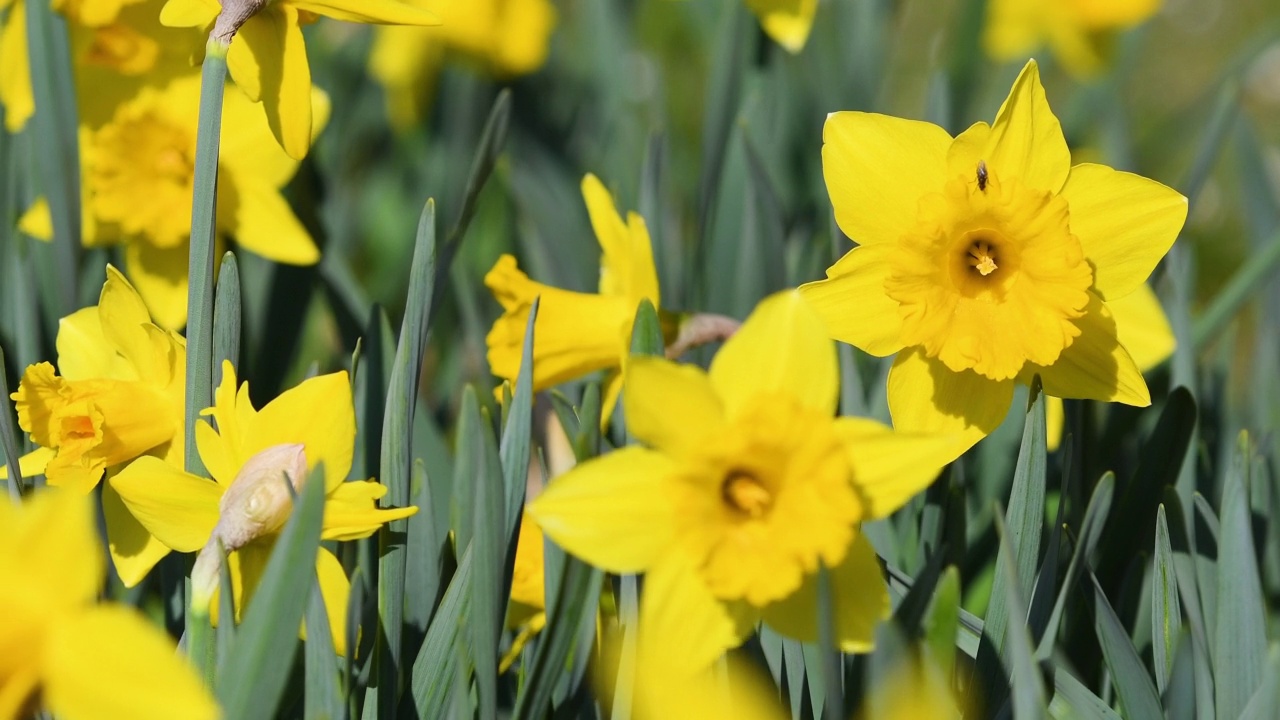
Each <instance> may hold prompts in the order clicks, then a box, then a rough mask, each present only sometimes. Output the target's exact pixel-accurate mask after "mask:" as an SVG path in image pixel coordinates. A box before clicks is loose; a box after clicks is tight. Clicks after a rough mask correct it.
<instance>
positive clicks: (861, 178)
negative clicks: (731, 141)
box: [822, 112, 951, 245]
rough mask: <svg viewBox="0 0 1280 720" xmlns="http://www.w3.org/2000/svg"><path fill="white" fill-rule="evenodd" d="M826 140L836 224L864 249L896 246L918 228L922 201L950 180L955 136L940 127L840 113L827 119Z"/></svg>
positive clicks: (825, 158)
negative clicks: (950, 149)
mask: <svg viewBox="0 0 1280 720" xmlns="http://www.w3.org/2000/svg"><path fill="white" fill-rule="evenodd" d="M822 141H823V145H822V176H823V177H824V178H825V179H826V182H827V192H828V193H829V194H830V196H831V205H832V206H833V207H834V208H835V212H836V222H837V223H838V224H839V225H840V229H841V230H843V231H844V234H845V235H848V236H849V237H850V238H851V239H852V240H853V241H854V242H856V243H858V244H859V245H873V244H875V243H891V242H895V241H897V239H898V238H899V237H900V236H901V235H902V234H903V233H905V232H907V231H908V230H910V229H911V228H912V226H914V225H915V223H916V206H917V205H918V204H919V202H920V198H922V197H924V196H925V195H928V194H929V193H935V192H938V191H939V190H941V189H942V185H943V183H944V182H945V181H946V178H945V170H946V155H947V147H948V145H949V144H950V143H951V136H950V135H947V131H945V130H943V129H942V128H940V127H938V126H937V125H932V124H930V123H925V122H919V121H916V120H904V119H901V118H896V117H889V116H887V115H877V114H873V113H862V112H837V113H832V114H830V115H828V116H827V122H826V125H824V126H823V131H822ZM908 168H909V170H908Z"/></svg>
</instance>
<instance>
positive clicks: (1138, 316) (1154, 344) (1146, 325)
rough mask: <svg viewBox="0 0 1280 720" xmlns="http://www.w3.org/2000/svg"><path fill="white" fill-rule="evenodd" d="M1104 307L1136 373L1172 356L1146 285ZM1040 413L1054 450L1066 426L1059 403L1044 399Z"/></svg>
mask: <svg viewBox="0 0 1280 720" xmlns="http://www.w3.org/2000/svg"><path fill="white" fill-rule="evenodd" d="M1107 306H1108V307H1110V308H1111V314H1112V315H1114V316H1115V318H1116V337H1117V338H1119V340H1120V345H1121V346H1123V347H1124V349H1125V350H1128V351H1129V357H1132V358H1133V363H1134V364H1135V365H1137V366H1138V369H1139V370H1142V371H1143V372H1146V371H1148V370H1150V369H1152V368H1154V367H1155V366H1157V365H1159V364H1160V363H1162V362H1164V361H1165V360H1166V359H1168V358H1169V356H1170V355H1172V354H1173V350H1174V347H1175V345H1176V344H1177V343H1176V342H1175V340H1174V337H1173V328H1171V327H1170V326H1169V318H1167V317H1165V314H1164V308H1162V307H1160V299H1159V298H1157V297H1156V294H1155V292H1153V291H1152V290H1151V287H1150V286H1148V285H1147V284H1146V283H1143V284H1142V285H1139V286H1138V287H1137V289H1135V290H1134V291H1133V292H1131V293H1129V294H1128V295H1125V296H1124V297H1122V298H1119V299H1118V300H1111V301H1108V302H1107ZM1044 410H1045V426H1046V428H1045V429H1046V431H1047V434H1048V441H1049V442H1048V448H1049V450H1057V449H1058V447H1059V446H1060V445H1061V444H1062V429H1063V426H1064V424H1065V422H1066V416H1065V414H1064V411H1063V408H1062V399H1061V398H1056V397H1052V396H1045V403H1044Z"/></svg>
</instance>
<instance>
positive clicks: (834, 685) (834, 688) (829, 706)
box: [806, 565, 844, 720]
mask: <svg viewBox="0 0 1280 720" xmlns="http://www.w3.org/2000/svg"><path fill="white" fill-rule="evenodd" d="M839 601H840V599H839V598H837V597H836V595H835V589H834V588H833V586H832V584H831V572H830V571H829V570H827V568H826V567H825V566H822V565H819V566H818V607H817V612H818V645H817V653H818V658H817V660H818V661H817V662H814V663H809V662H808V658H806V664H807V665H809V666H810V667H811V668H812V670H811V671H810V673H809V676H810V681H811V682H812V678H813V677H814V675H817V676H818V677H820V678H821V680H822V682H821V687H817V688H815V691H814V694H815V697H814V700H813V714H814V715H816V716H819V717H823V718H826V720H839V718H840V716H841V714H842V713H843V711H844V702H843V701H842V699H841V692H840V651H839V650H838V649H837V646H836V615H835V609H836V604H837V603H838V602H839Z"/></svg>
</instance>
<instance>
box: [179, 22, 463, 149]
mask: <svg viewBox="0 0 1280 720" xmlns="http://www.w3.org/2000/svg"><path fill="white" fill-rule="evenodd" d="M224 10H226V12H224ZM220 14H221V15H222V17H219V15H220ZM320 15H323V16H325V17H330V18H333V19H335V20H345V21H348V22H358V23H382V24H391V25H439V24H440V21H439V20H438V19H437V18H436V16H435V15H432V14H431V13H429V12H427V11H426V10H422V9H420V8H417V7H414V6H412V5H408V4H405V3H402V2H399V1H398V0H270V1H269V2H268V1H267V0H226V2H225V3H224V2H220V0H169V1H168V2H167V3H166V4H165V6H164V9H163V10H162V11H161V13H160V21H161V22H162V23H164V24H165V25H168V26H170V27H196V28H201V29H203V30H205V31H209V30H212V31H213V38H212V39H213V40H214V41H215V42H216V43H220V44H221V45H222V46H223V47H227V46H228V44H229V47H228V48H227V50H226V53H227V69H228V70H229V71H230V73H231V78H232V79H233V80H235V82H236V85H238V86H239V87H240V89H241V90H243V91H244V93H245V95H247V96H249V99H250V100H252V101H253V102H255V103H256V102H261V103H262V107H263V109H264V110H265V111H266V114H267V124H268V125H269V126H270V127H271V132H272V134H273V135H275V138H276V141H278V142H279V143H280V146H281V147H282V148H284V151H285V152H286V153H288V154H289V157H292V158H293V159H295V160H301V159H302V158H303V157H305V156H306V154H307V151H308V150H310V149H311V140H312V138H313V137H314V135H315V133H314V131H313V130H312V127H311V125H312V117H311V66H310V65H309V64H308V63H307V50H306V46H305V44H304V43H303V38H302V26H303V25H304V24H306V23H309V22H312V21H314V20H315V19H316V17H317V16H320ZM215 21H217V23H216V25H215ZM239 23H243V24H239Z"/></svg>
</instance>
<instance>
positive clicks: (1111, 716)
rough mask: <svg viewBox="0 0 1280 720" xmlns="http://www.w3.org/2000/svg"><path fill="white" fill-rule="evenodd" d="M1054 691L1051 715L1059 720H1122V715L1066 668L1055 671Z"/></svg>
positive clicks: (1050, 705) (1057, 668)
mask: <svg viewBox="0 0 1280 720" xmlns="http://www.w3.org/2000/svg"><path fill="white" fill-rule="evenodd" d="M1053 691H1054V692H1053V701H1052V702H1050V703H1049V714H1050V715H1051V716H1053V717H1054V718H1057V719H1058V720H1121V718H1120V713H1118V712H1116V711H1115V710H1112V709H1111V706H1109V705H1107V704H1106V703H1105V702H1103V701H1102V699H1101V698H1099V697H1098V696H1097V695H1094V694H1093V691H1092V690H1090V689H1089V688H1087V687H1085V686H1084V684H1083V683H1081V682H1080V681H1079V680H1077V679H1076V677H1075V676H1074V675H1072V674H1071V673H1070V671H1068V670H1067V669H1066V668H1064V667H1061V666H1057V667H1054V669H1053Z"/></svg>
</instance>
